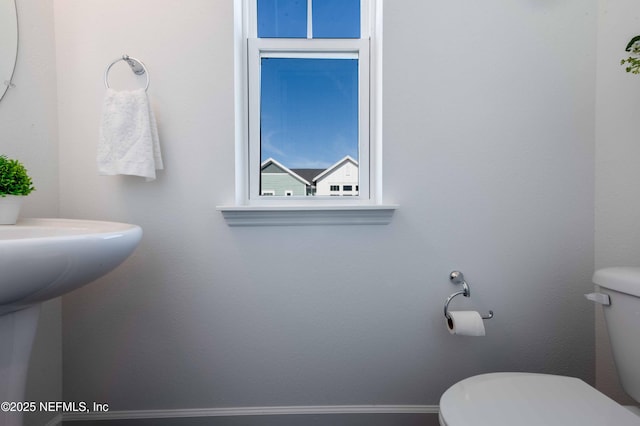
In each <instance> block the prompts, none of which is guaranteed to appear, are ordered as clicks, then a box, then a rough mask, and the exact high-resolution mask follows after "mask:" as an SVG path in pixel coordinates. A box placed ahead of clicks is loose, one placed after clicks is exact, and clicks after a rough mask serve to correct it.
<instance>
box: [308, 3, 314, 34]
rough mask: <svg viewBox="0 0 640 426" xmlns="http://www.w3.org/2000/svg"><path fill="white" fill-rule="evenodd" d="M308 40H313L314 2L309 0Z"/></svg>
mask: <svg viewBox="0 0 640 426" xmlns="http://www.w3.org/2000/svg"><path fill="white" fill-rule="evenodd" d="M307 38H313V0H307Z"/></svg>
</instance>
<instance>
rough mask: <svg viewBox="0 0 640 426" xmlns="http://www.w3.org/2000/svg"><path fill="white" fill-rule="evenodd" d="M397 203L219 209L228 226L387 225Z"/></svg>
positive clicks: (221, 207) (225, 207)
mask: <svg viewBox="0 0 640 426" xmlns="http://www.w3.org/2000/svg"><path fill="white" fill-rule="evenodd" d="M397 208H398V206H397V205H395V204H387V205H362V206H336V205H332V206H282V205H280V206H218V207H217V210H219V211H220V212H222V215H223V216H224V218H225V220H226V221H227V224H228V225H229V226H293V225H387V224H389V223H390V222H391V218H392V216H393V213H394V212H395V211H396V209H397Z"/></svg>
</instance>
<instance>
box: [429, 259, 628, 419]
mask: <svg viewBox="0 0 640 426" xmlns="http://www.w3.org/2000/svg"><path fill="white" fill-rule="evenodd" d="M593 282H594V283H595V284H597V285H599V286H600V290H599V292H598V293H597V294H596V296H593V294H592V295H589V296H590V297H589V298H590V299H592V300H595V301H597V302H598V303H601V304H602V305H603V310H604V316H605V320H606V323H607V329H608V330H609V336H610V340H611V348H612V351H613V355H614V359H615V362H616V368H617V370H618V375H619V376H620V381H621V383H622V386H623V388H624V390H625V391H626V392H627V393H628V394H629V395H630V396H631V397H633V398H634V399H635V400H636V401H640V362H638V360H640V315H638V312H640V268H628V267H626V268H605V269H600V270H598V271H596V273H595V274H594V275H593ZM439 419H440V424H441V425H442V426H469V425H473V426H489V425H491V426H502V425H504V426H507V425H509V426H511V425H518V426H542V425H544V426H566V425H580V426H627V425H629V426H631V425H633V426H640V415H638V414H637V411H632V410H631V409H627V408H626V407H623V406H622V405H620V404H618V403H616V402H615V401H613V400H612V399H610V398H609V397H607V396H606V395H604V394H602V393H601V392H599V391H597V390H596V389H594V388H593V387H591V386H589V385H588V384H586V383H585V382H583V381H582V380H580V379H577V378H573V377H565V376H555V375H550V374H534V373H490V374H482V375H479V376H473V377H469V378H467V379H464V380H462V381H460V382H458V383H456V384H454V385H453V386H451V387H450V388H449V389H447V391H446V392H445V393H444V394H443V395H442V397H441V398H440V413H439Z"/></svg>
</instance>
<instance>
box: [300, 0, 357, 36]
mask: <svg viewBox="0 0 640 426" xmlns="http://www.w3.org/2000/svg"><path fill="white" fill-rule="evenodd" d="M312 15H313V17H312V20H313V38H360V0H313V3H312Z"/></svg>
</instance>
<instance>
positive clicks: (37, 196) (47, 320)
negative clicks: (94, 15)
mask: <svg viewBox="0 0 640 426" xmlns="http://www.w3.org/2000/svg"><path fill="white" fill-rule="evenodd" d="M17 10H18V20H19V51H18V61H17V64H16V70H15V74H14V79H13V82H14V83H15V87H14V88H12V89H9V91H8V92H7V94H6V95H5V97H4V98H3V99H2V101H0V129H2V130H1V131H0V154H6V155H8V156H9V157H11V158H18V159H20V161H22V162H23V163H24V164H25V166H26V167H27V169H28V170H29V174H30V175H31V177H32V178H33V181H34V184H35V186H36V189H37V190H36V191H35V192H33V193H32V194H31V195H30V196H29V197H28V198H27V199H26V201H25V203H24V207H23V211H22V215H23V216H26V217H29V216H31V217H33V216H36V217H57V216H58V195H59V194H58V120H57V114H56V107H57V104H56V61H55V46H54V40H53V19H52V16H53V5H52V3H51V2H42V1H39V0H19V1H17ZM60 305H61V304H60V300H54V301H51V302H48V303H45V304H44V305H43V306H42V309H41V313H40V322H39V325H38V332H37V335H36V339H35V342H34V346H33V353H32V356H31V363H30V370H29V378H28V383H27V393H26V400H28V401H55V400H60V399H61V398H62V340H61V319H60V315H61V308H60ZM52 416H53V414H51V413H25V425H27V426H28V425H42V424H44V423H46V421H47V420H48V419H50V418H51V417H52Z"/></svg>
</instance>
